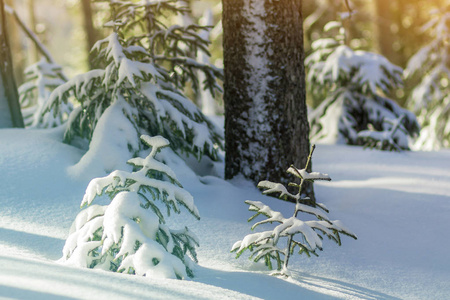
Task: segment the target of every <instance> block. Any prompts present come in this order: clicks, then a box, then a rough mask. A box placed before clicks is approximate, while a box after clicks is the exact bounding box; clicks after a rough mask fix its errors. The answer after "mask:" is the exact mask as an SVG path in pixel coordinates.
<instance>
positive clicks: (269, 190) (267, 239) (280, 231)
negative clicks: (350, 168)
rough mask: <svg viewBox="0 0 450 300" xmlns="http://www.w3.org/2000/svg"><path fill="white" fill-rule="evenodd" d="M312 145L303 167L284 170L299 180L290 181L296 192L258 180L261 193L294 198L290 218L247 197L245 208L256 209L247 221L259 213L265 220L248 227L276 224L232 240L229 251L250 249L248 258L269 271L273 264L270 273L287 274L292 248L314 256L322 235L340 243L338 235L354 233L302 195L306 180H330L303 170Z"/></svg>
mask: <svg viewBox="0 0 450 300" xmlns="http://www.w3.org/2000/svg"><path fill="white" fill-rule="evenodd" d="M314 148H315V146H314V145H313V146H312V147H311V151H310V153H309V157H308V161H307V163H306V166H305V168H304V169H297V168H296V167H294V166H291V167H290V168H289V169H288V170H287V172H288V173H290V174H292V175H294V176H295V177H297V178H299V179H300V184H297V183H290V184H289V186H292V187H295V188H296V189H298V192H297V193H296V194H293V193H291V192H289V190H288V188H287V187H285V186H284V185H282V184H280V183H275V182H271V181H261V182H259V184H258V187H259V188H262V189H264V191H263V194H266V195H269V194H276V195H278V197H279V198H280V199H282V200H293V201H295V203H296V205H295V209H294V214H293V215H292V217H289V218H285V217H284V216H283V215H282V214H281V213H280V212H278V211H274V210H272V209H271V208H270V207H269V206H267V205H265V204H264V203H262V202H260V201H250V200H247V201H245V203H247V204H248V205H249V210H250V211H254V212H256V213H255V215H254V216H252V217H251V218H250V219H249V220H248V221H249V222H250V221H252V220H253V219H255V218H256V217H258V216H259V215H263V216H265V217H266V218H267V219H265V220H262V221H259V222H257V223H255V224H254V225H253V226H252V230H254V229H255V228H256V227H258V226H259V225H262V224H266V223H270V224H272V223H274V222H275V223H279V224H278V225H277V226H275V228H274V229H273V230H269V231H263V232H257V233H252V234H249V235H247V236H245V237H244V239H243V240H242V241H238V242H236V243H235V244H234V245H233V247H232V249H231V251H232V252H236V253H237V254H236V258H238V257H239V256H241V255H242V253H243V252H244V251H245V250H249V251H251V252H252V254H251V256H250V259H253V260H254V261H255V262H258V261H260V260H261V259H263V260H264V262H265V264H266V266H267V267H268V268H269V269H270V270H272V269H274V266H273V263H274V262H275V263H276V267H275V268H276V269H277V271H276V272H274V273H273V275H283V276H288V275H289V271H288V263H289V259H290V257H291V255H292V254H293V253H294V251H295V250H298V254H302V253H305V254H306V255H307V256H308V257H310V256H311V254H313V255H316V256H317V253H316V251H317V250H322V240H323V236H327V237H328V238H330V239H331V240H333V241H335V242H336V243H337V244H338V245H341V237H340V234H341V233H342V234H345V235H348V236H350V237H352V238H354V239H356V235H355V234H353V233H352V232H351V231H350V230H348V229H347V228H346V227H345V226H344V225H343V224H342V222H341V221H339V220H337V221H331V220H330V219H329V218H328V217H327V215H326V214H327V213H328V212H329V211H328V209H327V208H326V207H325V205H324V204H322V203H317V202H313V203H311V199H309V197H305V196H304V193H303V194H302V188H303V185H304V183H305V182H306V181H311V182H314V181H316V180H328V181H329V180H331V178H330V177H329V176H328V174H323V173H320V172H311V173H308V172H307V171H306V170H307V169H308V166H309V164H310V162H311V158H312V154H313V152H314ZM299 213H306V214H311V215H314V216H315V217H316V218H317V219H318V220H313V221H302V220H300V219H299V218H298V214H299Z"/></svg>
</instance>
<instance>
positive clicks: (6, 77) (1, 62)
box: [0, 0, 24, 128]
mask: <svg viewBox="0 0 450 300" xmlns="http://www.w3.org/2000/svg"><path fill="white" fill-rule="evenodd" d="M4 8H5V3H4V2H3V0H0V127H3V128H4V127H22V128H23V127H24V124H23V118H22V113H21V111H20V105H19V96H18V94H17V87H16V82H15V80H14V73H13V69H12V59H11V50H10V47H9V43H8V35H7V28H6V20H5V10H4Z"/></svg>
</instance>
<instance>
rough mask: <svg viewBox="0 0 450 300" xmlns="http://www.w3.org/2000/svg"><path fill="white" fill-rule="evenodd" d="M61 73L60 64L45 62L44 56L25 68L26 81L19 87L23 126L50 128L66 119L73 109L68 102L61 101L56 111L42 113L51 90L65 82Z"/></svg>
mask: <svg viewBox="0 0 450 300" xmlns="http://www.w3.org/2000/svg"><path fill="white" fill-rule="evenodd" d="M61 74H62V68H61V66H59V65H58V64H55V63H51V62H47V60H46V59H45V58H42V59H41V60H40V61H39V62H37V63H35V64H33V65H31V66H29V67H28V68H26V69H25V79H26V82H25V83H24V84H22V85H21V86H20V87H19V100H20V105H21V107H22V114H23V118H24V122H25V126H27V127H39V128H51V127H57V126H60V125H61V124H63V123H64V122H65V121H66V120H67V118H68V116H69V114H70V113H71V112H72V110H73V106H72V104H71V103H70V102H67V103H63V104H62V105H61V107H60V108H59V109H58V111H53V110H50V111H47V112H45V113H44V108H45V106H46V105H47V101H48V99H49V97H50V94H51V92H52V91H53V90H54V89H55V88H57V87H58V86H60V85H61V84H63V83H65V82H66V81H65V80H64V79H63V78H65V77H64V76H62V75H61Z"/></svg>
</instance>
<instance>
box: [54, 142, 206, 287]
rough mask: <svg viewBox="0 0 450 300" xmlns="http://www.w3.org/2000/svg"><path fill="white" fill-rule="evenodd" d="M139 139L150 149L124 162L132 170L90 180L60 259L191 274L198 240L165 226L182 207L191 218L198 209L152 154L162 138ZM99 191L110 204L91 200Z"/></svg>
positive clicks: (157, 273) (142, 272) (133, 271)
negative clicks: (107, 198)
mask: <svg viewBox="0 0 450 300" xmlns="http://www.w3.org/2000/svg"><path fill="white" fill-rule="evenodd" d="M141 139H142V141H143V142H144V143H145V144H146V145H147V146H149V147H151V152H150V154H149V155H148V156H147V157H146V158H140V157H137V158H133V159H130V160H129V161H128V162H129V163H130V164H132V165H133V166H135V168H136V169H138V170H137V171H135V172H131V173H130V172H125V171H118V170H116V171H114V172H112V173H111V174H110V175H108V176H106V177H102V178H95V179H93V180H92V181H91V182H90V183H89V185H88V187H87V189H86V193H85V195H84V197H83V201H82V203H81V205H82V207H83V206H87V208H86V209H84V210H83V211H81V212H80V213H79V214H78V216H77V217H76V219H75V222H74V224H73V226H72V229H71V234H70V235H69V237H68V239H67V241H66V244H65V246H64V249H63V257H62V259H61V261H62V262H63V263H66V264H70V265H75V266H79V267H85V268H96V269H104V270H110V271H113V272H120V273H128V274H136V275H143V276H148V277H162V278H178V279H183V278H186V277H187V276H189V277H192V276H193V271H192V269H193V261H195V262H197V254H196V251H195V248H196V246H198V245H199V242H198V238H197V237H196V236H195V234H194V233H192V232H191V231H190V230H189V229H188V228H187V227H185V228H184V229H181V230H173V229H171V228H169V226H167V225H166V216H170V214H171V212H175V213H177V214H179V213H180V211H181V210H180V208H181V206H183V207H185V208H186V209H187V210H188V211H189V212H190V214H191V215H193V216H194V217H195V218H196V219H200V215H199V212H198V210H197V207H196V206H195V205H194V200H193V198H192V196H191V194H189V193H188V192H187V191H186V190H184V189H183V188H182V186H181V184H180V183H179V181H178V180H177V178H176V175H175V173H174V171H173V170H172V169H170V168H169V167H168V166H167V165H165V164H164V163H162V162H160V161H158V160H157V159H156V158H155V156H156V154H157V153H158V152H159V151H160V150H161V149H162V148H164V147H167V146H169V142H168V141H167V140H166V139H164V138H163V137H161V136H157V137H149V136H142V137H141ZM101 195H107V196H108V197H109V198H110V199H111V203H110V204H109V205H106V206H101V205H96V204H92V202H93V201H94V199H95V198H97V197H98V196H101ZM161 206H162V207H161ZM164 207H165V208H166V213H164V210H163V209H162V208H164Z"/></svg>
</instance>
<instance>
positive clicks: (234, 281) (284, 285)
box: [194, 267, 399, 300]
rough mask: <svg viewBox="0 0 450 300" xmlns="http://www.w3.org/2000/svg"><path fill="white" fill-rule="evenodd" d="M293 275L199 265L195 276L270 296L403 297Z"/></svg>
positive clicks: (241, 290) (308, 297)
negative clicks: (276, 275) (209, 267)
mask: <svg viewBox="0 0 450 300" xmlns="http://www.w3.org/2000/svg"><path fill="white" fill-rule="evenodd" d="M291 273H292V277H290V278H289V279H282V278H278V277H274V276H270V275H269V274H267V273H257V272H240V271H231V272H226V271H221V270H214V269H208V268H205V267H199V268H198V270H197V272H196V277H195V278H194V280H195V281H197V282H202V283H205V284H208V285H214V286H217V287H221V288H224V289H228V290H235V291H238V292H240V293H243V294H247V295H250V296H254V297H258V298H262V299H266V300H270V299H280V298H281V297H282V298H285V299H299V298H302V299H310V300H311V299H336V298H343V299H349V298H351V299H377V300H378V299H399V298H395V297H392V296H390V295H387V294H384V293H380V292H377V291H374V290H370V289H367V288H364V287H360V286H357V285H353V284H349V283H346V282H343V281H339V280H333V279H329V278H324V277H318V276H313V275H309V274H306V273H300V272H291Z"/></svg>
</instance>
